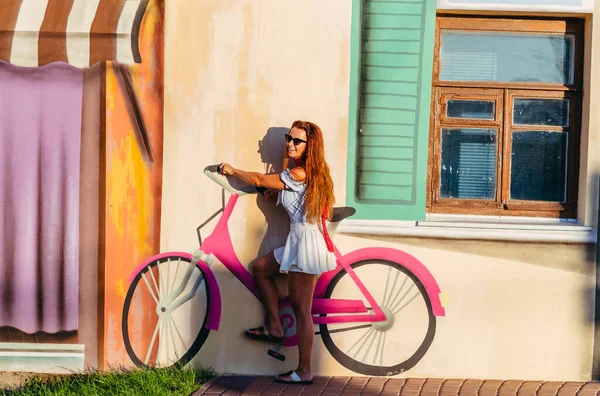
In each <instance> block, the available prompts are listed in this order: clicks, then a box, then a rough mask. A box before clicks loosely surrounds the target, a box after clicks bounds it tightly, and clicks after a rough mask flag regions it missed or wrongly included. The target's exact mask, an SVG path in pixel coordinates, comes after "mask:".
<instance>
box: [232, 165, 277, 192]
mask: <svg viewBox="0 0 600 396" xmlns="http://www.w3.org/2000/svg"><path fill="white" fill-rule="evenodd" d="M221 173H222V174H224V175H226V176H235V177H237V178H238V179H241V180H243V181H245V182H246V183H248V184H251V185H253V186H256V187H266V188H272V189H275V190H283V189H284V188H285V185H284V184H283V182H282V181H281V179H280V178H279V175H263V174H262V173H258V172H246V171H243V170H241V169H236V168H234V167H233V166H231V165H229V164H226V163H223V164H221Z"/></svg>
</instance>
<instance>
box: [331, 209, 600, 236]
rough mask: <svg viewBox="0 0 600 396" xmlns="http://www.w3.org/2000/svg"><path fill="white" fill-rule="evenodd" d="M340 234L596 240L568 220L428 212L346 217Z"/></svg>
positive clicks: (592, 233)
mask: <svg viewBox="0 0 600 396" xmlns="http://www.w3.org/2000/svg"><path fill="white" fill-rule="evenodd" d="M337 233H340V234H363V235H387V236H408V237H426V238H447V239H481V240H495V241H519V242H555V243H596V231H595V230H594V229H593V228H592V227H588V226H583V225H581V224H579V223H578V222H577V221H576V220H571V219H545V218H532V217H514V216H475V215H443V214H431V215H427V217H426V220H425V221H397V220H353V219H346V220H344V221H342V222H341V223H340V225H339V226H338V228H337Z"/></svg>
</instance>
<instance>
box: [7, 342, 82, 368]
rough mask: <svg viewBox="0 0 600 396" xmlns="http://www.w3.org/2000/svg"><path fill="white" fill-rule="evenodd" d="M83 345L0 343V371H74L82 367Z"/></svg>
mask: <svg viewBox="0 0 600 396" xmlns="http://www.w3.org/2000/svg"><path fill="white" fill-rule="evenodd" d="M84 355H85V351H84V346H83V345H78V344H34V343H12V342H1V343H0V371H29V372H35V373H75V372H80V371H82V370H83V369H84Z"/></svg>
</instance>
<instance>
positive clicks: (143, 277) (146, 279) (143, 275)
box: [142, 274, 159, 305]
mask: <svg viewBox="0 0 600 396" xmlns="http://www.w3.org/2000/svg"><path fill="white" fill-rule="evenodd" d="M142 279H143V280H144V283H145V284H146V287H147V288H148V291H149V292H150V295H151V296H152V298H153V299H154V302H155V303H156V305H158V304H159V303H158V297H156V295H155V294H154V290H153V289H152V286H150V282H149V281H148V278H146V274H142Z"/></svg>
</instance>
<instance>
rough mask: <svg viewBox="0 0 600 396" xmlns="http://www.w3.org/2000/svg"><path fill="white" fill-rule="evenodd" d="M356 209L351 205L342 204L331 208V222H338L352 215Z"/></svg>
mask: <svg viewBox="0 0 600 396" xmlns="http://www.w3.org/2000/svg"><path fill="white" fill-rule="evenodd" d="M355 213H356V209H354V208H353V207H351V206H344V207H341V208H333V216H331V222H332V223H339V222H340V221H342V220H344V219H346V218H348V217H350V216H352V215H354V214H355Z"/></svg>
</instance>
